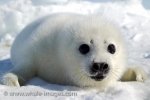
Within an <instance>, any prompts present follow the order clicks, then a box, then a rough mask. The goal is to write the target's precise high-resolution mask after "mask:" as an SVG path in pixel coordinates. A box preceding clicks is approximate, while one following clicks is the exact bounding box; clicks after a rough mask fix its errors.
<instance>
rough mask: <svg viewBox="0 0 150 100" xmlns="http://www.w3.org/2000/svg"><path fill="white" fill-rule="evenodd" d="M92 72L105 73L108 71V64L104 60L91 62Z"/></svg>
mask: <svg viewBox="0 0 150 100" xmlns="http://www.w3.org/2000/svg"><path fill="white" fill-rule="evenodd" d="M91 71H92V72H95V73H96V72H98V73H101V74H107V73H108V71H109V65H108V64H107V63H105V62H102V63H93V65H92V68H91Z"/></svg>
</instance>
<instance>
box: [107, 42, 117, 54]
mask: <svg viewBox="0 0 150 100" xmlns="http://www.w3.org/2000/svg"><path fill="white" fill-rule="evenodd" d="M107 51H108V52H109V53H111V54H114V53H115V52H116V48H115V45H114V44H109V45H108V47H107Z"/></svg>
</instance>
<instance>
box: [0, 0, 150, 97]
mask: <svg viewBox="0 0 150 100" xmlns="http://www.w3.org/2000/svg"><path fill="white" fill-rule="evenodd" d="M57 12H74V13H81V14H93V13H94V14H100V15H105V16H106V17H107V18H109V19H111V20H112V21H114V22H115V23H116V24H118V25H119V27H120V28H121V31H122V32H123V36H124V38H125V41H126V44H127V52H128V63H129V65H131V66H132V65H136V66H139V67H142V68H143V69H145V71H146V72H147V73H148V74H149V76H150V42H149V40H150V28H149V26H150V2H149V0H143V1H142V0H0V23H1V24H0V75H2V74H3V73H5V72H7V71H9V70H10V69H11V68H13V66H12V64H11V62H10V47H11V45H12V42H13V40H14V38H15V37H16V35H17V34H18V33H19V32H20V31H21V29H23V28H24V27H25V26H26V25H27V24H28V23H30V22H32V21H33V20H36V19H37V18H40V17H42V16H45V15H47V14H51V13H57ZM149 84H150V80H147V81H146V82H145V83H140V82H123V83H122V82H119V83H117V84H115V85H114V86H112V87H111V88H109V89H107V90H105V91H104V92H100V91H99V90H97V89H81V88H77V87H72V86H61V85H57V84H50V83H47V82H45V81H44V80H42V79H40V78H37V77H36V78H34V79H32V80H31V81H29V82H28V84H27V85H26V86H23V87H21V88H10V87H7V86H4V85H0V100H10V99H11V100H20V99H22V100H31V99H36V100H41V99H43V100H50V99H58V100H62V99H67V100H70V99H71V100H74V99H77V100H82V99H85V100H91V99H94V100H127V99H130V100H150V85H149ZM66 92H73V93H74V94H75V95H73V96H60V94H62V93H66ZM17 93H23V95H20V96H19V95H17ZM44 93H49V94H51V95H44ZM27 94H28V95H27ZM29 94H30V95H29ZM22 97H23V98H22Z"/></svg>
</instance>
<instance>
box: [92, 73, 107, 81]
mask: <svg viewBox="0 0 150 100" xmlns="http://www.w3.org/2000/svg"><path fill="white" fill-rule="evenodd" d="M90 77H91V79H94V80H95V81H102V80H103V79H104V78H105V77H106V75H104V74H99V73H98V74H97V75H95V76H90Z"/></svg>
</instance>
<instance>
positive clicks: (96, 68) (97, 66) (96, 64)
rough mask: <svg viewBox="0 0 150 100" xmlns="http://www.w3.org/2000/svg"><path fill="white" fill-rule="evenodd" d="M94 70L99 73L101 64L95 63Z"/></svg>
mask: <svg viewBox="0 0 150 100" xmlns="http://www.w3.org/2000/svg"><path fill="white" fill-rule="evenodd" d="M92 68H93V69H94V70H96V71H98V70H99V68H100V65H99V63H94V64H93V66H92Z"/></svg>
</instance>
